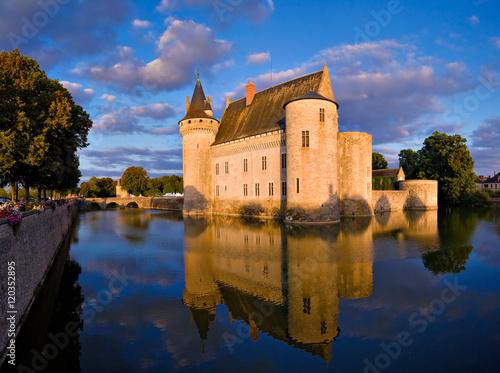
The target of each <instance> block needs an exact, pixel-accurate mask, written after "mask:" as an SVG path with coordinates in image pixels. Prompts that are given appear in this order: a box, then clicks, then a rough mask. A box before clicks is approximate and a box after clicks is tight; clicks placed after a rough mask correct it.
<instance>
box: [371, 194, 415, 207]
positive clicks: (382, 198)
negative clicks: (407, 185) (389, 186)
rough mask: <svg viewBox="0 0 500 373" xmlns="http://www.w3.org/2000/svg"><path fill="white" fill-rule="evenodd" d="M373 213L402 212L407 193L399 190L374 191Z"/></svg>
mask: <svg viewBox="0 0 500 373" xmlns="http://www.w3.org/2000/svg"><path fill="white" fill-rule="evenodd" d="M372 196H373V202H372V203H373V212H382V211H398V210H403V209H404V208H405V205H406V199H407V197H408V192H406V191H401V190H374V191H373V192H372Z"/></svg>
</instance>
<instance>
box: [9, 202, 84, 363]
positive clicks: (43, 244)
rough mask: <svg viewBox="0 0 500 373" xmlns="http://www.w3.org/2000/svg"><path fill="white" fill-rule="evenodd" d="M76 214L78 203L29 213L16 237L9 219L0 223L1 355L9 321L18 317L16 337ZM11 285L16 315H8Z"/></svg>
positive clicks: (16, 319)
mask: <svg viewBox="0 0 500 373" xmlns="http://www.w3.org/2000/svg"><path fill="white" fill-rule="evenodd" d="M77 212H78V202H77V201H76V200H75V201H70V202H69V203H67V204H64V205H62V206H57V207H56V208H54V209H48V210H45V211H44V212H41V213H38V212H31V213H26V214H24V216H23V220H22V221H21V223H20V226H19V227H18V229H16V232H15V233H14V229H13V228H12V227H11V226H10V225H9V224H8V222H7V219H0V294H1V295H2V301H1V302H0V331H2V332H1V333H0V351H4V350H5V348H6V347H7V346H8V344H9V340H10V339H11V338H9V336H8V331H9V330H10V325H11V324H10V322H8V319H7V318H8V317H9V316H12V315H15V322H13V323H12V326H13V327H14V326H15V329H16V333H17V332H18V331H19V328H20V326H21V321H22V319H23V315H25V314H26V313H27V312H28V311H29V309H30V307H31V305H32V303H33V300H34V298H35V295H36V291H37V289H38V288H39V286H40V285H41V284H42V283H43V281H44V278H45V276H46V274H47V272H48V270H49V269H50V267H51V265H52V262H53V260H54V258H55V256H56V254H57V252H58V249H59V247H60V245H61V244H62V242H63V240H64V238H65V236H66V234H67V232H68V230H69V228H70V227H71V225H72V224H73V221H74V219H75V217H76V215H77ZM8 263H15V264H14V265H13V266H14V267H15V281H12V279H11V278H9V277H11V276H9V275H8V272H9V271H8ZM9 282H15V303H12V304H13V305H14V310H15V311H17V312H16V313H15V314H14V313H8V312H7V311H9V310H12V308H10V309H9V308H8V307H9V303H8V301H7V297H8V291H9V289H8V288H9V286H8V284H9ZM0 360H1V359H0Z"/></svg>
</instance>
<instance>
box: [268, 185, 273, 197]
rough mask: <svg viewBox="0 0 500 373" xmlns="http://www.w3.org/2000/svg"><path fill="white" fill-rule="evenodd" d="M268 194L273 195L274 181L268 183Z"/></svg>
mask: <svg viewBox="0 0 500 373" xmlns="http://www.w3.org/2000/svg"><path fill="white" fill-rule="evenodd" d="M269 195H270V196H274V183H269Z"/></svg>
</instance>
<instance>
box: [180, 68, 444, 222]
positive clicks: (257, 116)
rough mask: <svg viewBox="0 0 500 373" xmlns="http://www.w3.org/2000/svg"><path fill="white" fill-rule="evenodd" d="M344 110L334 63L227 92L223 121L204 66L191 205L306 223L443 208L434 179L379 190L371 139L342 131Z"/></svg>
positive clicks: (187, 199)
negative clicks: (238, 95) (242, 93)
mask: <svg viewBox="0 0 500 373" xmlns="http://www.w3.org/2000/svg"><path fill="white" fill-rule="evenodd" d="M338 108H339V105H338V104H337V103H336V102H335V98H334V95H333V91H332V85H331V82H330V76H329V73H328V68H327V67H326V65H325V67H324V69H323V70H322V71H318V72H316V73H312V74H309V75H305V76H302V77H300V78H297V79H293V80H290V81H288V82H285V83H281V84H279V85H276V86H273V87H271V88H267V89H264V90H262V91H260V92H255V84H253V83H248V84H247V86H246V97H244V98H242V99H239V100H237V101H234V102H231V99H230V98H227V99H226V107H225V109H224V113H223V114H222V118H221V119H220V121H219V120H217V119H216V118H215V117H214V114H213V111H212V101H211V98H210V97H208V98H206V96H205V93H204V91H203V88H202V85H201V82H200V77H199V72H198V79H197V81H196V86H195V89H194V93H193V96H192V98H191V102H190V101H189V97H187V99H186V115H185V116H184V118H182V120H181V121H180V122H179V130H180V134H181V136H182V147H183V171H184V207H183V213H184V214H228V215H258V216H271V217H278V218H281V219H284V220H285V222H291V223H300V222H303V223H307V222H339V221H340V216H369V215H372V214H373V213H374V212H376V211H387V210H401V209H403V208H424V209H428V208H436V207H437V183H436V182H433V181H413V180H412V181H404V182H401V183H400V189H402V190H401V192H400V193H399V194H397V195H396V194H394V193H393V194H390V193H388V192H386V193H383V194H377V196H374V195H373V194H372V137H371V135H369V134H367V133H362V132H339V131H338ZM397 192H399V191H397ZM397 192H395V193H397Z"/></svg>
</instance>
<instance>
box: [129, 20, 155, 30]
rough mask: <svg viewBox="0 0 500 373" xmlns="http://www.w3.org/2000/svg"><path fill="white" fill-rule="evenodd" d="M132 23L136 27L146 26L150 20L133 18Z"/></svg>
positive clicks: (149, 23) (148, 25)
mask: <svg viewBox="0 0 500 373" xmlns="http://www.w3.org/2000/svg"><path fill="white" fill-rule="evenodd" d="M132 25H133V26H134V27H136V28H148V27H150V26H151V22H149V21H146V20H144V21H143V20H140V19H134V21H133V22H132Z"/></svg>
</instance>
